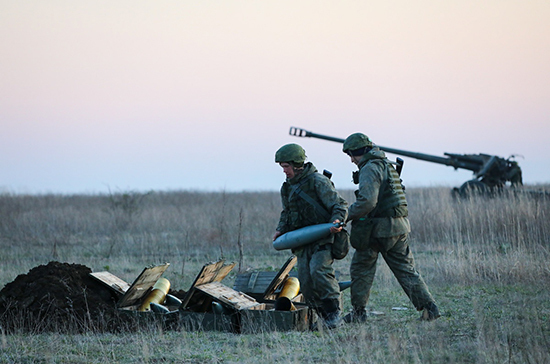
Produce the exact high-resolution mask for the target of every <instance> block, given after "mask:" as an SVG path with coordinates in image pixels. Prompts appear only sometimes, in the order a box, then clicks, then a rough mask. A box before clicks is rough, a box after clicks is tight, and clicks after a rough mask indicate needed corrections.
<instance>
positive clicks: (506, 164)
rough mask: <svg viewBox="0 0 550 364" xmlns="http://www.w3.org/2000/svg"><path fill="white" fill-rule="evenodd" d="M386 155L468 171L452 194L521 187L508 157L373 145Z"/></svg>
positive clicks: (515, 165)
mask: <svg viewBox="0 0 550 364" xmlns="http://www.w3.org/2000/svg"><path fill="white" fill-rule="evenodd" d="M289 134H290V135H294V136H297V137H303V138H305V137H310V138H319V139H325V140H330V141H333V142H337V143H344V139H341V138H335V137H331V136H327V135H321V134H316V133H313V132H311V131H307V130H304V129H300V128H295V127H291V128H290V132H289ZM376 146H377V147H378V148H380V149H381V150H383V151H384V152H387V153H392V154H397V155H401V156H405V157H411V158H415V159H419V160H423V161H426V162H431V163H437V164H444V165H446V166H451V167H453V168H454V169H459V168H460V169H467V170H469V171H472V172H473V173H474V178H473V179H471V180H469V181H466V182H464V184H462V186H460V187H458V188H457V187H455V188H454V189H453V193H454V194H458V195H459V196H462V197H465V196H467V195H468V194H469V193H470V192H478V193H485V194H487V193H496V192H500V191H502V190H503V189H504V187H505V186H506V184H507V182H510V185H511V187H512V188H516V187H520V186H522V185H523V181H522V177H521V168H520V167H519V165H518V163H517V162H516V161H513V160H512V158H513V156H511V157H510V158H508V159H504V158H501V157H498V156H495V155H488V154H453V153H444V154H445V156H446V157H438V156H435V155H430V154H424V153H416V152H410V151H406V150H400V149H395V148H388V147H383V146H380V145H376Z"/></svg>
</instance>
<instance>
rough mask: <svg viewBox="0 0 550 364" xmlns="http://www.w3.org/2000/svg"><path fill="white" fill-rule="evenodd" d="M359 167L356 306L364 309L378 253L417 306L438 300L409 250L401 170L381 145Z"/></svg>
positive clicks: (353, 214) (354, 232) (353, 211)
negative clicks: (393, 164) (398, 170)
mask: <svg viewBox="0 0 550 364" xmlns="http://www.w3.org/2000/svg"><path fill="white" fill-rule="evenodd" d="M358 167H359V178H358V183H359V190H357V191H355V193H356V197H357V199H356V202H355V203H353V204H352V205H351V206H350V208H349V217H348V220H352V228H351V242H352V246H354V247H355V248H356V251H355V253H354V255H353V259H352V262H351V266H350V274H351V280H352V283H351V304H352V306H353V308H354V311H355V312H364V311H365V307H366V304H367V301H368V299H369V294H370V290H371V286H372V282H373V280H374V275H375V273H376V263H377V260H378V254H379V253H381V254H382V257H383V258H384V260H385V261H386V263H387V264H388V266H389V267H390V269H391V270H392V272H393V274H394V275H395V277H396V278H397V280H398V281H399V284H400V285H401V287H402V288H403V290H404V291H405V293H406V294H407V296H408V297H409V298H410V300H411V302H412V303H413V305H414V306H415V307H416V309H417V310H419V311H420V310H423V309H424V308H426V307H429V306H430V305H432V304H433V305H435V303H434V299H433V297H432V295H431V294H430V292H429V290H428V287H427V286H426V284H425V283H424V280H423V279H422V277H421V276H420V274H419V273H418V272H417V271H416V269H415V266H414V258H413V254H412V252H411V250H410V249H409V244H408V233H409V232H410V230H411V229H410V224H409V220H408V218H407V216H408V211H407V201H406V198H405V193H404V191H403V188H402V185H401V180H400V179H399V175H398V174H397V172H396V170H395V168H394V167H393V166H392V165H391V164H390V162H389V161H388V160H387V159H386V157H385V154H384V152H383V151H381V150H380V149H379V148H378V147H374V148H372V149H371V150H370V151H369V152H368V153H366V154H363V156H362V158H361V160H360V161H359V163H358ZM437 315H439V314H438V313H437Z"/></svg>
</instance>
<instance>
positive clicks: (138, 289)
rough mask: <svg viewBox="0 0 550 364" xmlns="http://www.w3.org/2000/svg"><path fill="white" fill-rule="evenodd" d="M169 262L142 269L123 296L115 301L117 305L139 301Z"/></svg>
mask: <svg viewBox="0 0 550 364" xmlns="http://www.w3.org/2000/svg"><path fill="white" fill-rule="evenodd" d="M169 265H170V263H166V264H162V265H157V266H153V267H149V268H145V269H143V271H142V272H141V274H140V275H139V276H138V277H137V278H136V280H135V281H134V283H132V285H131V286H130V288H128V290H127V291H126V293H125V294H124V296H122V298H121V299H120V300H119V301H118V302H117V307H127V306H132V305H136V304H138V303H140V301H141V300H142V299H143V298H144V297H145V295H146V294H147V293H148V292H149V291H150V290H151V288H152V287H153V286H154V285H155V283H157V281H158V279H159V278H160V276H162V274H163V273H164V272H165V271H166V269H168V266H169Z"/></svg>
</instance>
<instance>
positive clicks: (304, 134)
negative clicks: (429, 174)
mask: <svg viewBox="0 0 550 364" xmlns="http://www.w3.org/2000/svg"><path fill="white" fill-rule="evenodd" d="M289 134H290V135H294V136H297V137H301V138H318V139H325V140H329V141H332V142H337V143H344V141H345V139H342V138H336V137H331V136H328V135H322V134H317V133H313V132H311V131H308V130H305V129H301V128H296V127H290V131H289ZM376 146H377V147H378V148H380V149H381V150H383V151H384V152H387V153H392V154H397V155H401V156H404V157H410V158H414V159H419V160H423V161H426V162H432V163H438V164H444V165H446V166H451V167H453V168H454V169H458V168H462V169H467V170H469V171H473V172H477V171H479V170H480V169H481V168H482V167H483V165H482V164H479V163H475V162H473V161H471V160H459V159H458V158H454V157H452V156H451V157H438V156H435V155H430V154H424V153H417V152H410V151H407V150H401V149H395V148H389V147H383V146H381V145H378V144H376Z"/></svg>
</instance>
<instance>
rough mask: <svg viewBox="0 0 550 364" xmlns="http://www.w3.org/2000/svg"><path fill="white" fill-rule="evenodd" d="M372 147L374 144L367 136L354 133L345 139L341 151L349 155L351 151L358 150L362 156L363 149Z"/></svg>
mask: <svg viewBox="0 0 550 364" xmlns="http://www.w3.org/2000/svg"><path fill="white" fill-rule="evenodd" d="M373 146H374V144H373V143H372V140H370V138H369V137H368V136H366V135H365V134H363V133H354V134H351V135H350V136H348V137H347V138H346V140H345V141H344V146H343V148H342V151H343V152H344V153H346V154H350V153H352V152H353V151H356V150H360V151H361V153H360V154H364V150H365V148H372V147H373ZM352 154H355V153H352Z"/></svg>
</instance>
